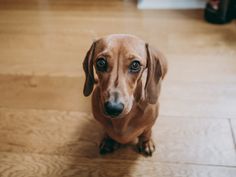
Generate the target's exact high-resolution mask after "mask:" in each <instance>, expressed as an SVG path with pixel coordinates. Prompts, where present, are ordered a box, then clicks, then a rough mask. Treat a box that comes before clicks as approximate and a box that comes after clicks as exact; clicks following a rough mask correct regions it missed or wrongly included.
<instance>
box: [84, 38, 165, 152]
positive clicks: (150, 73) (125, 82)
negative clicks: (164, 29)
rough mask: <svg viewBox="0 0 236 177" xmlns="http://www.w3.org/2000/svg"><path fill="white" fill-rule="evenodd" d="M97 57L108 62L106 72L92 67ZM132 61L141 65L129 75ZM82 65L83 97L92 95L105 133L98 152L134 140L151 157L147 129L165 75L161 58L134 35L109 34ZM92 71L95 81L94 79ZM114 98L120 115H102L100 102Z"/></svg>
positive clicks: (150, 144) (102, 104)
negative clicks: (138, 69)
mask: <svg viewBox="0 0 236 177" xmlns="http://www.w3.org/2000/svg"><path fill="white" fill-rule="evenodd" d="M101 56H102V57H103V58H106V61H107V63H108V69H107V71H106V72H99V71H97V70H96V67H95V64H96V61H97V59H98V58H99V57H101ZM133 60H137V61H139V62H140V64H141V70H140V72H138V73H130V72H129V69H128V68H129V65H130V63H131V62H132V61H133ZM83 66H84V71H85V74H86V81H85V85H84V95H85V96H88V95H90V94H91V93H92V92H93V94H92V109H93V115H94V117H95V119H96V120H97V121H99V122H100V123H101V124H102V125H103V127H104V129H105V132H106V135H105V137H104V139H103V141H102V143H101V145H100V152H101V153H107V152H112V151H113V150H115V149H116V148H117V147H119V144H126V143H129V142H131V141H133V140H135V139H136V138H138V140H139V141H138V144H137V145H138V149H139V152H141V153H143V154H145V155H148V156H150V155H152V153H153V152H154V151H155V145H154V142H153V141H152V138H151V134H152V130H151V129H152V126H153V124H154V123H155V121H156V119H157V116H158V112H159V102H158V97H159V94H160V89H161V82H162V80H163V79H164V76H165V75H166V72H167V61H166V59H165V57H163V55H162V54H161V53H160V52H159V51H157V50H155V49H154V48H152V47H150V46H149V45H148V44H146V43H145V42H144V41H143V40H141V39H139V38H137V37H135V36H132V35H125V34H113V35H109V36H106V37H103V38H101V39H99V40H97V41H95V42H94V43H93V44H92V46H91V48H90V49H89V51H88V52H87V55H86V57H85V59H84V63H83ZM94 69H95V70H96V76H97V79H94V78H95V76H94V71H93V70H94ZM94 84H96V86H95V88H94ZM93 88H94V89H93ZM114 93H116V94H118V96H117V95H116V96H114ZM114 97H117V98H116V99H118V100H119V101H120V102H122V103H123V104H124V110H123V111H122V113H121V115H119V116H117V117H115V118H114V117H110V116H108V115H106V114H105V113H104V103H105V102H106V101H107V100H111V99H114Z"/></svg>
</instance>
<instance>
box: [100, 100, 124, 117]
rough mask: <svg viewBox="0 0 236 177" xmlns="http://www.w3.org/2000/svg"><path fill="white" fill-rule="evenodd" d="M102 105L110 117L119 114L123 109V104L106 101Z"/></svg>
mask: <svg viewBox="0 0 236 177" xmlns="http://www.w3.org/2000/svg"><path fill="white" fill-rule="evenodd" d="M104 107H105V111H106V113H107V114H108V115H110V116H112V117H116V116H118V115H120V113H121V112H122V111H123V109H124V104H122V103H117V102H111V101H107V102H106V103H105V105H104Z"/></svg>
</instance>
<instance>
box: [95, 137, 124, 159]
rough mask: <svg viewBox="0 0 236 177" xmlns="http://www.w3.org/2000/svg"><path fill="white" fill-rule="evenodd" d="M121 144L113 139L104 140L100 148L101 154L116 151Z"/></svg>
mask: <svg viewBox="0 0 236 177" xmlns="http://www.w3.org/2000/svg"><path fill="white" fill-rule="evenodd" d="M119 147H120V144H119V143H118V142H116V141H115V140H113V139H111V138H104V139H103V140H102V142H101V144H100V146H99V148H100V154H102V155H103V154H107V153H111V152H113V151H114V150H116V149H118V148H119Z"/></svg>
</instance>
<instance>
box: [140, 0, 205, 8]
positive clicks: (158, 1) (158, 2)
mask: <svg viewBox="0 0 236 177" xmlns="http://www.w3.org/2000/svg"><path fill="white" fill-rule="evenodd" d="M206 1H207V0H138V8H139V9H199V8H204V7H205V5H206Z"/></svg>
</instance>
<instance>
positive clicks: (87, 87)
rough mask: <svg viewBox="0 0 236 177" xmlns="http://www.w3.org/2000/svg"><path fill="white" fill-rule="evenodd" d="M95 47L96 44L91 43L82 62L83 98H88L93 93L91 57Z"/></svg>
mask: <svg viewBox="0 0 236 177" xmlns="http://www.w3.org/2000/svg"><path fill="white" fill-rule="evenodd" d="M95 46H96V43H95V42H93V44H92V46H91V47H90V49H89V50H88V52H87V54H86V56H85V59H84V62H83V68H84V72H85V75H86V80H85V83H84V92H83V93H84V96H89V95H90V94H91V93H92V91H93V86H94V74H93V55H94V50H95Z"/></svg>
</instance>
